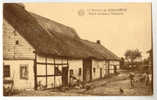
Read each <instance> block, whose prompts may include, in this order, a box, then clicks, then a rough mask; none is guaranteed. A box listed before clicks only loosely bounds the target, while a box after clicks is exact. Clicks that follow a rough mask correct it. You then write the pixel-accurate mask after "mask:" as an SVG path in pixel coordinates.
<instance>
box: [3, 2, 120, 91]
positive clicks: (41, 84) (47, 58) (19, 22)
mask: <svg viewBox="0 0 157 100" xmlns="http://www.w3.org/2000/svg"><path fill="white" fill-rule="evenodd" d="M3 14H4V18H3V19H4V20H3V66H4V67H3V69H4V70H3V72H4V73H3V78H4V87H7V82H6V81H9V80H12V81H13V83H14V88H16V89H40V88H56V87H60V86H65V87H66V86H69V85H70V84H72V83H73V81H74V79H75V80H80V81H83V82H89V81H93V80H95V79H99V78H104V77H105V76H108V75H110V74H114V73H116V72H117V71H118V69H119V58H118V57H117V56H116V55H115V54H113V53H112V52H111V51H109V50H108V49H107V48H105V47H104V46H102V45H101V43H100V41H98V43H94V42H90V41H87V40H82V39H81V38H80V37H79V36H78V35H77V33H76V32H75V30H74V29H72V28H70V27H68V26H65V25H63V24H60V23H57V22H55V21H52V20H50V19H47V18H44V17H41V16H39V15H37V14H34V13H31V12H28V11H26V10H25V7H24V6H23V5H21V4H20V5H19V4H16V3H15V4H13V3H10V4H9V3H8V4H7V3H6V4H4V13H3Z"/></svg>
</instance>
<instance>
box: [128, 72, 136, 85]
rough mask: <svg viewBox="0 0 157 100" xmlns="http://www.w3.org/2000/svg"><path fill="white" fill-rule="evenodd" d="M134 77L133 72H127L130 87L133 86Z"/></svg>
mask: <svg viewBox="0 0 157 100" xmlns="http://www.w3.org/2000/svg"><path fill="white" fill-rule="evenodd" d="M134 77H135V74H134V73H132V72H130V73H129V79H130V85H131V88H134Z"/></svg>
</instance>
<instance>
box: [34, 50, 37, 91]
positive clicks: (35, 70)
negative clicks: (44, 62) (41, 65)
mask: <svg viewBox="0 0 157 100" xmlns="http://www.w3.org/2000/svg"><path fill="white" fill-rule="evenodd" d="M34 53H35V59H34V89H35V90H37V87H38V86H37V54H36V51H34Z"/></svg>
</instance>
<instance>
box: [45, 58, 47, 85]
mask: <svg viewBox="0 0 157 100" xmlns="http://www.w3.org/2000/svg"><path fill="white" fill-rule="evenodd" d="M45 63H46V87H47V56H46V58H45Z"/></svg>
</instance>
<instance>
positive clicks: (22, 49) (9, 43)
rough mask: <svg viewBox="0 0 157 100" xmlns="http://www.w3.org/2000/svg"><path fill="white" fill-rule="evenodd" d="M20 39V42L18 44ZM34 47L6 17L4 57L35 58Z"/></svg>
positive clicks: (4, 25)
mask: <svg viewBox="0 0 157 100" xmlns="http://www.w3.org/2000/svg"><path fill="white" fill-rule="evenodd" d="M16 41H18V44H16ZM33 51H34V48H33V47H32V46H31V45H30V44H29V43H28V42H27V41H26V40H25V39H24V38H23V37H22V36H21V35H20V34H19V33H18V32H17V31H16V30H15V29H14V28H13V27H12V26H11V25H10V24H9V23H8V22H7V21H6V20H5V19H4V20H3V58H4V59H34V57H35V56H34V55H35V54H34V53H33Z"/></svg>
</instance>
